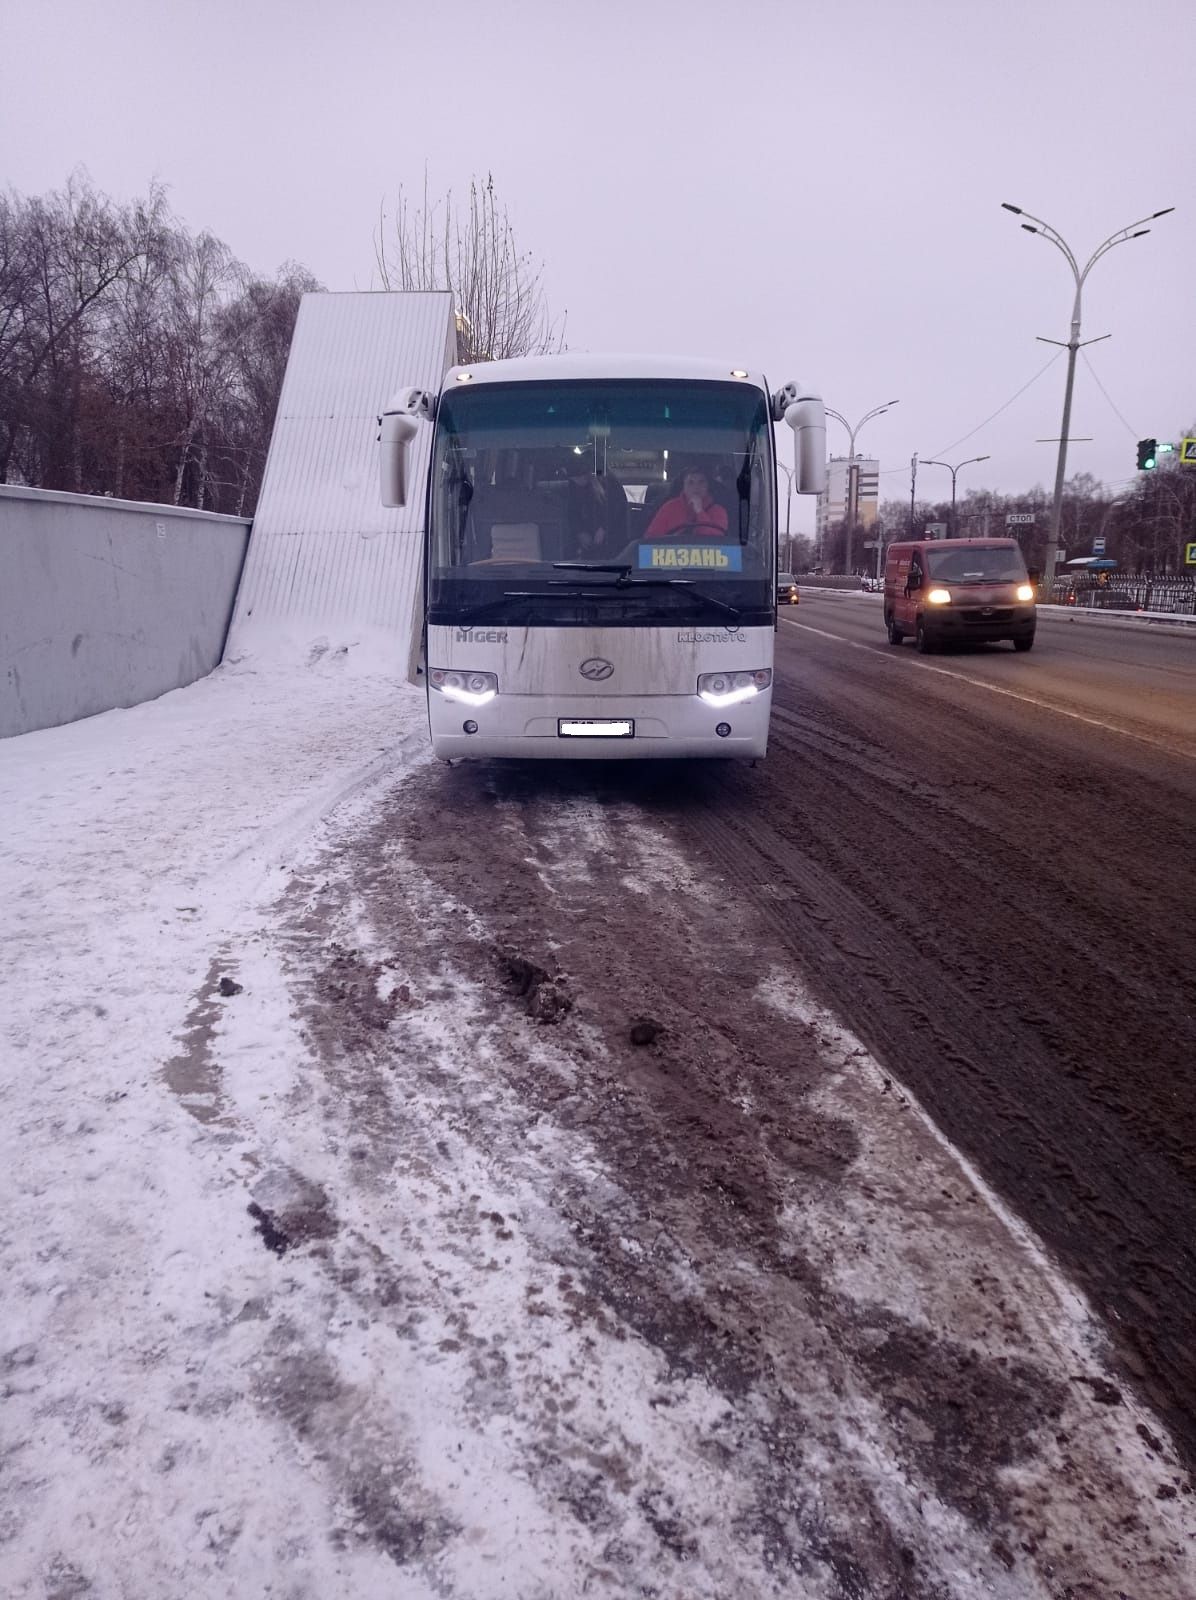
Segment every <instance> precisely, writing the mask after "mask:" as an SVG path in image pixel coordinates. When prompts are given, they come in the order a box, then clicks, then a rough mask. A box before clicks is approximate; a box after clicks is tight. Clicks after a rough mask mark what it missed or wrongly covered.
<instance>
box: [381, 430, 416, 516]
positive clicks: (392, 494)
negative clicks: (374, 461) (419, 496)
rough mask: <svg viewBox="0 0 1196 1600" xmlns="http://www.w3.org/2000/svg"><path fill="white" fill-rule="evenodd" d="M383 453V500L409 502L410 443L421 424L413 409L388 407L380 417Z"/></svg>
mask: <svg viewBox="0 0 1196 1600" xmlns="http://www.w3.org/2000/svg"><path fill="white" fill-rule="evenodd" d="M379 421H380V423H381V432H380V433H379V435H378V438H379V441H380V443H381V447H382V450H381V456H380V458H379V462H378V470H379V475H380V478H381V485H380V486H381V490H382V504H383V505H384V506H405V505H406V504H407V446H408V445H409V444H410V443H411V441H412V439H414V438H415V435H416V434H417V432H418V431H419V425H418V423H417V422H416V420H415V418H414V417H413V416H412V415H411V413H410V412H409V411H387V412H385V413H384V415H383V416H382V417H381V418H380V419H379Z"/></svg>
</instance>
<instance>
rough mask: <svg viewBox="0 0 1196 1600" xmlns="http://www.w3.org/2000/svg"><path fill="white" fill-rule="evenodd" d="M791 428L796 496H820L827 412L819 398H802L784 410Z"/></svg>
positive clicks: (824, 457) (823, 472)
mask: <svg viewBox="0 0 1196 1600" xmlns="http://www.w3.org/2000/svg"><path fill="white" fill-rule="evenodd" d="M785 421H786V422H787V423H788V424H789V426H790V427H791V428H792V429H793V432H794V447H793V454H794V457H795V460H796V463H797V474H796V476H797V485H796V487H797V492H798V494H821V493H822V491H823V490H824V489H825V488H826V410H825V408H824V407H823V404H822V400H821V398H820V396H818V395H816V394H809V395H803V396H802V398H801V399H800V400H793V401H791V402H790V403H789V404H788V405H787V406H786V407H785Z"/></svg>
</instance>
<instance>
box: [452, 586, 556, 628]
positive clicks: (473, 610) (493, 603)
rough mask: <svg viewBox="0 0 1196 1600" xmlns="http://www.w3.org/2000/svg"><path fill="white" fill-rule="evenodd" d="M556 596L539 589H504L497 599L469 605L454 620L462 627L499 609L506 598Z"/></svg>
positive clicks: (532, 598) (522, 598)
mask: <svg viewBox="0 0 1196 1600" xmlns="http://www.w3.org/2000/svg"><path fill="white" fill-rule="evenodd" d="M556 598H557V597H556V596H555V595H553V594H548V593H546V592H541V591H540V590H539V589H505V590H504V591H503V593H502V594H501V595H499V597H498V599H497V600H484V601H483V602H482V604H481V605H477V606H470V607H469V609H468V610H467V611H463V612H462V613H461V615H460V616H459V617H457V618H455V619H454V620H455V622H456V624H457V626H458V627H459V628H463V627H466V626H468V624H469V623H470V622H472V621H473V619H474V618H475V617H484V616H485V615H486V613H487V612H489V611H501V610H502V608H503V607H504V606H505V605H506V603H507V601H508V600H555V599H556Z"/></svg>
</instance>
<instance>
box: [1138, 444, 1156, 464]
mask: <svg viewBox="0 0 1196 1600" xmlns="http://www.w3.org/2000/svg"><path fill="white" fill-rule="evenodd" d="M1158 454H1159V441H1158V440H1157V439H1139V440H1138V471H1139V472H1149V471H1150V469H1151V467H1153V466H1154V465H1155V463H1156V461H1157V460H1158Z"/></svg>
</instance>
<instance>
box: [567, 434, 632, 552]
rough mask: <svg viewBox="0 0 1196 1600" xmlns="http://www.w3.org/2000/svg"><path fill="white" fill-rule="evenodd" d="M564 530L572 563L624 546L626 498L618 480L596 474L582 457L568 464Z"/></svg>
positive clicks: (625, 539) (577, 457) (625, 536)
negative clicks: (567, 494) (570, 547)
mask: <svg viewBox="0 0 1196 1600" xmlns="http://www.w3.org/2000/svg"><path fill="white" fill-rule="evenodd" d="M568 476H569V497H568V509H567V512H566V526H567V527H568V530H569V540H570V544H571V546H572V551H571V554H572V557H573V558H574V559H585V558H588V557H590V556H594V555H601V554H604V553H605V554H609V553H610V552H613V551H616V550H621V549H622V548H623V546H624V544H626V542H627V495H626V493H625V492H624V489H623V485H622V484H621V483H620V482H619V480H618V479H617V478H614V477H611V476H610V475H609V474H606V473H604V474H603V475H602V476H601V477H599V476H598V475H597V474H595V473H594V472H593V471H592V470H591V468H590V463H589V461H588V459H587V458H586V457H585V456H575V457H574V458H573V460H572V461H571V462H570V464H569V468H568Z"/></svg>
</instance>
